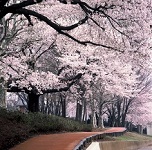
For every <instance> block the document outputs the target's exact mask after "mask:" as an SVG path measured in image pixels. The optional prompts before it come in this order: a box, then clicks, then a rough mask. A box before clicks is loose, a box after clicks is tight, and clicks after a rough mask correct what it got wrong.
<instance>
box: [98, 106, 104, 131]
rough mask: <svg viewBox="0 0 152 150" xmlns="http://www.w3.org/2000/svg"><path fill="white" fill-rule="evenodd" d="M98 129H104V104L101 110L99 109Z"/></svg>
mask: <svg viewBox="0 0 152 150" xmlns="http://www.w3.org/2000/svg"><path fill="white" fill-rule="evenodd" d="M98 127H100V128H104V124H103V104H100V108H99V120H98Z"/></svg>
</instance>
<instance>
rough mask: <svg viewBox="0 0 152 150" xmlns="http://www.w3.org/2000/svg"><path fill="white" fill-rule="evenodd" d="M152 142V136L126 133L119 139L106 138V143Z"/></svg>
mask: <svg viewBox="0 0 152 150" xmlns="http://www.w3.org/2000/svg"><path fill="white" fill-rule="evenodd" d="M143 140H152V136H147V135H142V134H138V133H135V132H126V133H125V134H124V135H122V136H118V137H109V136H107V137H105V138H104V141H143Z"/></svg>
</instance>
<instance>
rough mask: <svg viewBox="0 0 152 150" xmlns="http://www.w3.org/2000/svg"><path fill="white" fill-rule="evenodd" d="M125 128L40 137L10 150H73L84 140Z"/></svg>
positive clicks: (121, 130)
mask: <svg viewBox="0 0 152 150" xmlns="http://www.w3.org/2000/svg"><path fill="white" fill-rule="evenodd" d="M123 131H125V128H109V129H107V130H105V131H104V132H73V133H71V132H70V133H61V134H49V135H39V136H36V137H33V138H31V139H29V140H27V141H25V142H23V143H21V144H19V145H17V146H16V147H14V148H12V149H10V150H72V149H74V147H75V146H76V145H77V144H78V143H79V142H80V141H81V140H82V139H84V138H86V137H88V136H92V135H96V134H101V133H113V132H123Z"/></svg>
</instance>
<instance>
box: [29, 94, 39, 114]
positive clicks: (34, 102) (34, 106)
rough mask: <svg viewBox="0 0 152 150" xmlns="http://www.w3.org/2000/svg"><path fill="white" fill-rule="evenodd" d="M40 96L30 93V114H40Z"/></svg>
mask: <svg viewBox="0 0 152 150" xmlns="http://www.w3.org/2000/svg"><path fill="white" fill-rule="evenodd" d="M39 96H40V95H36V94H35V93H29V94H28V98H29V101H28V110H29V111H30V112H38V111H39Z"/></svg>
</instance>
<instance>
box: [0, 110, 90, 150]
mask: <svg viewBox="0 0 152 150" xmlns="http://www.w3.org/2000/svg"><path fill="white" fill-rule="evenodd" d="M91 129H92V127H91V126H90V125H86V124H80V123H79V122H76V121H74V120H71V119H65V118H62V117H57V116H48V115H43V114H40V113H29V114H23V113H20V112H17V111H16V112H11V111H7V110H5V109H0V139H1V140H0V149H3V150H5V149H7V148H9V147H12V146H13V145H15V144H17V143H19V142H20V141H23V140H25V139H27V138H28V137H29V136H31V135H34V134H39V133H54V132H68V131H73V132H74V131H91Z"/></svg>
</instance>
